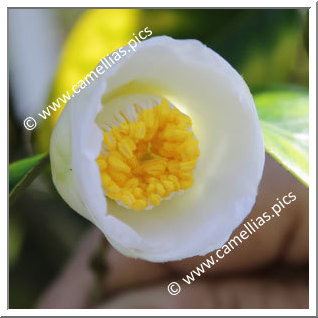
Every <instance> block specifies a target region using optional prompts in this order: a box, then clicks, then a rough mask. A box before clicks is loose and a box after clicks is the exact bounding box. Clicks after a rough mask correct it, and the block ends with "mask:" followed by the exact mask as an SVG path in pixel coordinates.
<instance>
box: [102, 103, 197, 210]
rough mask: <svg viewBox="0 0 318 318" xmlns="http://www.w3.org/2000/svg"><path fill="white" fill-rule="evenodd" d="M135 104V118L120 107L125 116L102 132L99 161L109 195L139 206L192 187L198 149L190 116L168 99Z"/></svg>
mask: <svg viewBox="0 0 318 318" xmlns="http://www.w3.org/2000/svg"><path fill="white" fill-rule="evenodd" d="M135 110H136V114H137V120H131V121H130V120H129V119H128V118H127V116H125V114H124V113H121V116H122V117H123V119H124V121H123V122H122V123H120V124H119V125H118V126H112V127H110V130H108V131H105V132H104V138H103V147H102V150H101V153H100V155H99V156H98V158H97V159H96V161H97V164H98V166H99V170H100V174H101V181H102V186H103V189H104V193H105V195H106V196H107V197H109V198H110V199H113V200H116V201H117V203H118V204H121V205H123V206H125V207H126V208H129V209H133V210H135V211H141V210H148V209H151V208H152V207H154V206H157V205H159V204H160V202H161V200H162V199H169V198H170V197H171V196H172V195H173V194H174V193H176V192H179V191H180V190H186V189H188V188H190V187H191V186H192V184H193V182H194V178H193V171H194V168H195V166H196V162H197V159H198V157H199V154H200V152H199V147H198V140H197V139H195V136H194V134H193V132H192V130H191V128H192V124H191V119H190V117H188V116H187V115H185V114H183V113H182V112H180V111H179V110H178V109H176V108H172V107H170V106H169V104H168V102H167V100H165V99H162V101H161V104H160V105H157V106H154V107H153V108H152V109H141V107H139V106H137V105H135Z"/></svg>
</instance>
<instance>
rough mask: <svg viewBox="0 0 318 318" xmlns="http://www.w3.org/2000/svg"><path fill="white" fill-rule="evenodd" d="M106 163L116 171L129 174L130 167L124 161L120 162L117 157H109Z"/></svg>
mask: <svg viewBox="0 0 318 318" xmlns="http://www.w3.org/2000/svg"><path fill="white" fill-rule="evenodd" d="M108 161H109V165H110V167H111V168H113V169H116V170H118V171H122V172H126V173H130V167H129V166H128V165H127V164H126V163H125V162H124V161H122V160H121V159H120V158H119V157H117V156H111V157H109V160H108Z"/></svg>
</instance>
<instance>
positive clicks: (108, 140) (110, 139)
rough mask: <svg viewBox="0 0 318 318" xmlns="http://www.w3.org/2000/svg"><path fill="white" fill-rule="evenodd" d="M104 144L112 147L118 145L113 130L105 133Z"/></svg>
mask: <svg viewBox="0 0 318 318" xmlns="http://www.w3.org/2000/svg"><path fill="white" fill-rule="evenodd" d="M104 144H105V145H106V146H107V147H108V148H110V149H112V148H115V147H116V139H115V138H114V136H113V134H112V133H111V132H106V133H104Z"/></svg>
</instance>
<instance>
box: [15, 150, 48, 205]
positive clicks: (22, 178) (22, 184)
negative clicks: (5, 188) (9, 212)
mask: <svg viewBox="0 0 318 318" xmlns="http://www.w3.org/2000/svg"><path fill="white" fill-rule="evenodd" d="M48 162H49V154H48V153H44V154H40V155H36V156H34V157H31V158H27V159H22V160H20V161H16V162H14V163H12V164H10V165H9V191H10V194H9V199H10V204H11V203H12V202H13V201H14V199H15V198H16V197H17V195H18V194H19V193H20V192H21V191H22V190H23V189H25V188H26V187H27V186H28V185H29V184H30V183H31V182H32V181H33V180H34V178H35V177H36V176H37V175H38V174H39V173H40V172H41V171H42V169H43V168H44V167H45V166H46V165H47V164H48Z"/></svg>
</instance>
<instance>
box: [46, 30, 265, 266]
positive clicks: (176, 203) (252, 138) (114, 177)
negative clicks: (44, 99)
mask: <svg viewBox="0 0 318 318" xmlns="http://www.w3.org/2000/svg"><path fill="white" fill-rule="evenodd" d="M126 49H127V50H128V48H126ZM50 156H51V167H52V175H53V181H54V184H55V186H56V188H57V190H58V192H59V193H60V194H61V196H62V197H63V198H64V200H65V201H66V202H67V203H68V204H69V205H70V206H71V207H72V208H73V209H74V210H75V211H77V212H78V213H79V214H81V215H82V216H84V217H85V218H87V219H88V220H90V221H91V222H92V223H94V224H95V225H96V226H97V227H98V228H99V229H100V230H101V231H102V232H103V233H104V235H105V236H106V237H107V239H108V240H109V242H110V243H111V244H112V245H113V246H114V247H115V248H116V249H117V250H118V251H120V252H121V253H123V254H124V255H127V256H130V257H135V258H142V259H145V260H149V261H153V262H164V261H171V260H179V259H183V258H187V257H191V256H196V255H205V254H206V253H208V252H211V251H213V250H215V249H217V248H220V247H221V246H222V245H223V244H224V243H225V242H226V241H227V240H228V239H229V237H230V235H231V233H232V232H233V230H234V229H235V228H236V227H238V226H239V225H240V224H241V223H242V221H243V220H244V218H245V217H246V216H247V215H248V214H249V213H250V211H251V209H252V207H253V205H254V202H255V198H256V195H257V189H258V184H259V181H260V179H261V176H262V172H263V167H264V158H265V151H264V144H263V138H262V134H261V128H260V123H259V120H258V116H257V112H256V108H255V105H254V102H253V98H252V95H251V93H250V91H249V89H248V87H247V85H246V83H245V82H244V80H243V79H242V77H241V76H240V75H239V74H238V73H237V72H236V71H235V70H234V69H233V68H232V67H231V66H230V65H229V64H228V63H227V62H226V61H225V60H224V59H223V58H222V57H221V56H219V55H218V54H217V53H215V52H214V51H213V50H211V49H209V48H208V47H206V46H205V45H203V44H202V43H200V42H199V41H196V40H174V39H172V38H169V37H166V36H160V37H153V38H151V39H148V40H145V41H143V42H141V43H139V44H138V47H136V51H135V52H131V53H130V54H127V55H126V56H125V57H123V58H122V59H120V60H119V61H118V62H117V63H116V64H115V65H113V66H112V68H111V69H109V70H107V71H106V72H105V73H104V74H103V75H101V76H100V77H99V78H98V79H97V80H95V81H94V82H93V83H91V84H90V85H89V86H88V87H86V88H85V89H84V90H83V91H81V93H80V94H78V95H76V96H74V97H73V98H72V99H71V100H70V101H69V103H68V104H67V106H66V107H65V109H64V110H63V112H62V114H61V117H60V118H59V120H58V123H57V125H56V126H55V128H54V131H53V134H52V137H51V145H50Z"/></svg>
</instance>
